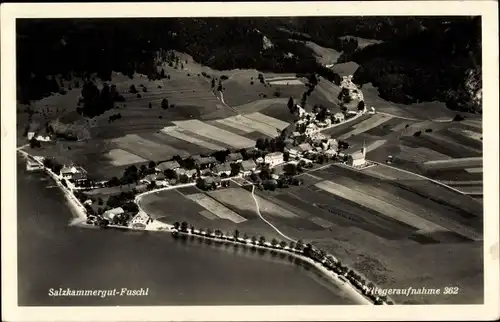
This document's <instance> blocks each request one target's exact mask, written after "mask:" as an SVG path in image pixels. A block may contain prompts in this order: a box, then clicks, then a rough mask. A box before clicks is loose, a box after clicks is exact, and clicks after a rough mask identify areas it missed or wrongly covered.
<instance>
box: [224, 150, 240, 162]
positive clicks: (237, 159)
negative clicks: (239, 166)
mask: <svg viewBox="0 0 500 322" xmlns="http://www.w3.org/2000/svg"><path fill="white" fill-rule="evenodd" d="M241 161H243V155H242V154H241V153H239V152H237V153H230V154H229V155H228V156H227V157H226V162H241Z"/></svg>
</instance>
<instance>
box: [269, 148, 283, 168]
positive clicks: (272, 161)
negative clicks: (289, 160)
mask: <svg viewBox="0 0 500 322" xmlns="http://www.w3.org/2000/svg"><path fill="white" fill-rule="evenodd" d="M264 162H265V163H267V164H269V165H270V166H271V167H273V166H275V165H278V164H280V163H283V162H284V160H283V153H282V152H273V153H268V154H266V156H265V157H264Z"/></svg>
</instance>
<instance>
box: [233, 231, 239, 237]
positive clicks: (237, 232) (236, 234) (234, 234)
mask: <svg viewBox="0 0 500 322" xmlns="http://www.w3.org/2000/svg"><path fill="white" fill-rule="evenodd" d="M233 236H234V238H236V239H238V237H240V231H239V230H238V229H236V230H235V231H234V233H233Z"/></svg>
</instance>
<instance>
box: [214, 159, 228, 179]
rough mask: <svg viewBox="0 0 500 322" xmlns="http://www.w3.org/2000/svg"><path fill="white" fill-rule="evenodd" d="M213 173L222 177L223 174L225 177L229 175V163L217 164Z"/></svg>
mask: <svg viewBox="0 0 500 322" xmlns="http://www.w3.org/2000/svg"><path fill="white" fill-rule="evenodd" d="M213 172H214V173H215V174H217V175H219V176H220V175H223V174H226V175H230V174H231V164H229V163H227V162H226V163H222V164H218V165H216V166H215V167H214V170H213Z"/></svg>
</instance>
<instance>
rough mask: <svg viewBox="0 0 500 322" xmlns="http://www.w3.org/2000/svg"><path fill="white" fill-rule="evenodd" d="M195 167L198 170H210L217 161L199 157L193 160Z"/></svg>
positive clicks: (212, 158) (211, 158)
mask: <svg viewBox="0 0 500 322" xmlns="http://www.w3.org/2000/svg"><path fill="white" fill-rule="evenodd" d="M194 164H195V166H197V167H199V168H200V169H206V168H211V167H212V166H214V165H215V164H217V159H215V158H214V157H201V158H197V159H195V160H194Z"/></svg>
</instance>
